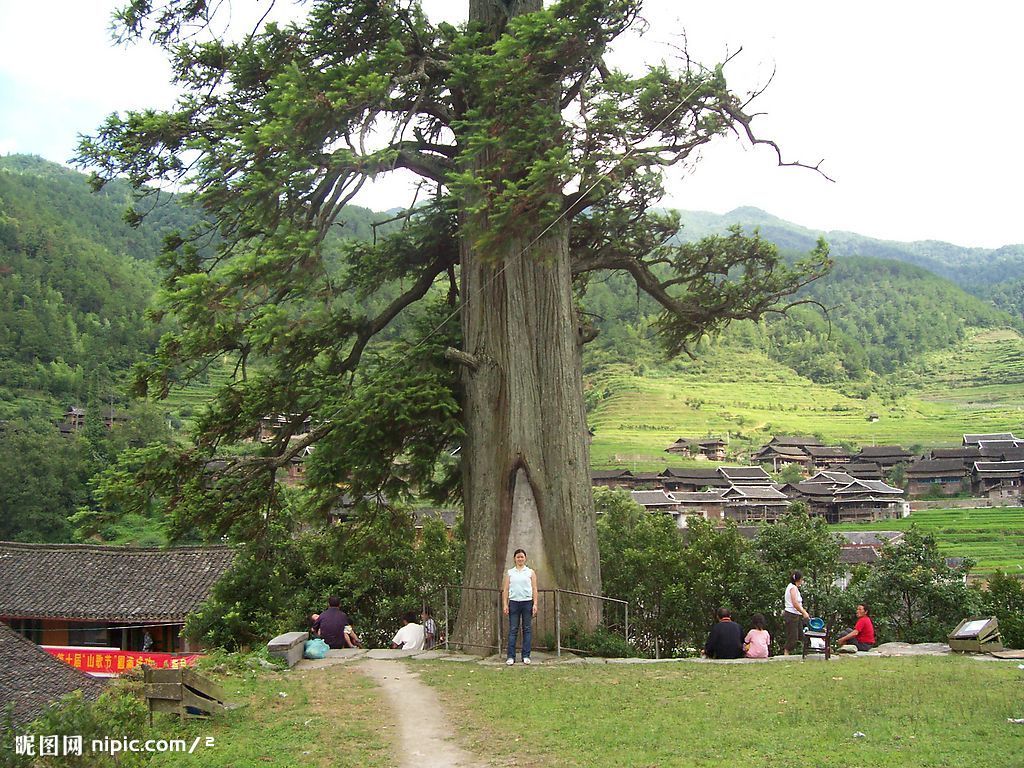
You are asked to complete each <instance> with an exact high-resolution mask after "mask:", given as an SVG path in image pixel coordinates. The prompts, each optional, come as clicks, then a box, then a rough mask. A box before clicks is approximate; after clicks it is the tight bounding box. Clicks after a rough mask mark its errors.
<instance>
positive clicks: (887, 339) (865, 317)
mask: <svg viewBox="0 0 1024 768" xmlns="http://www.w3.org/2000/svg"><path fill="white" fill-rule="evenodd" d="M796 298H797V299H808V300H813V301H814V302H816V304H807V305H802V306H798V307H795V308H794V309H793V310H791V311H790V312H789V313H788V314H787V315H785V316H782V315H779V316H773V317H771V318H770V319H767V320H764V321H762V322H761V323H758V324H755V323H752V322H741V323H734V324H733V325H731V326H730V327H729V328H728V329H727V330H726V331H725V333H724V334H723V335H722V336H721V337H720V338H719V339H717V340H716V341H715V342H714V343H717V344H738V345H743V346H747V347H752V348H755V349H760V350H763V351H764V352H766V353H767V354H768V355H769V356H770V357H771V358H772V359H774V360H776V361H778V362H780V363H782V364H783V365H786V366H788V367H790V368H793V369H794V370H795V371H796V372H797V373H799V374H801V375H803V376H806V377H808V378H810V379H812V380H814V381H817V382H820V383H829V382H837V381H850V380H854V381H855V380H860V379H863V378H864V377H866V376H867V375H869V374H870V373H876V374H885V373H891V372H893V371H894V370H896V369H897V368H898V367H899V366H901V365H903V364H906V363H907V362H909V361H910V360H911V359H913V358H914V357H916V356H918V355H921V354H924V353H927V352H930V351H934V350H939V349H945V348H947V347H950V346H952V345H954V344H956V343H957V342H959V341H960V340H961V339H963V337H964V334H965V331H966V329H967V328H969V327H983V328H984V327H995V326H1001V325H1009V324H1011V323H1012V322H1013V321H1012V318H1011V317H1010V316H1009V315H1008V314H1006V313H1005V312H1002V311H1000V310H998V309H996V308H994V307H993V306H992V305H991V304H989V303H987V302H985V301H983V300H981V299H979V298H977V297H975V296H972V295H970V294H968V293H966V292H964V291H963V290H962V289H960V288H958V287H957V286H955V285H953V284H952V283H951V282H949V281H948V280H945V279H943V278H941V277H937V276H936V275H934V274H932V273H930V272H928V271H927V270H925V269H922V268H920V267H915V266H913V265H910V264H903V263H900V262H896V261H886V260H884V259H869V258H860V257H848V258H840V259H837V261H836V265H835V267H834V268H833V270H832V272H831V273H830V274H829V275H827V276H825V277H824V278H822V279H820V280H818V281H816V282H814V283H812V284H810V285H809V286H807V287H806V288H804V289H803V290H802V291H801V292H800V293H799V294H798V295H797V297H796ZM585 306H586V307H587V311H588V312H590V313H591V314H592V315H593V321H594V323H595V325H597V327H598V328H600V329H601V333H600V335H599V336H598V338H597V339H596V340H595V341H594V342H592V343H591V344H590V345H589V346H590V348H589V350H588V353H587V357H588V369H589V370H594V369H596V368H597V367H599V366H601V365H604V364H607V363H614V362H622V361H632V362H645V363H646V364H651V365H655V366H657V365H659V364H662V356H661V354H660V352H659V350H658V349H657V346H656V342H655V341H654V334H653V332H652V328H651V327H652V325H653V323H654V322H655V321H656V319H657V316H658V314H659V308H658V306H657V305H656V304H655V303H654V302H653V301H652V300H650V299H648V298H646V297H643V296H637V294H636V291H635V289H633V288H631V287H630V281H629V280H627V279H626V278H624V277H620V276H612V277H611V278H610V279H608V280H606V281H604V282H603V283H601V284H599V285H594V286H591V288H590V291H589V293H588V297H587V299H586V302H585ZM708 343H712V342H707V343H705V344H704V346H703V347H698V350H697V352H698V354H699V353H700V351H701V349H702V348H706V346H707V344H708Z"/></svg>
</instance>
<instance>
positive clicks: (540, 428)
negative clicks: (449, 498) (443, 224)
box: [455, 221, 601, 651]
mask: <svg viewBox="0 0 1024 768" xmlns="http://www.w3.org/2000/svg"><path fill="white" fill-rule="evenodd" d="M568 235H569V230H568V224H567V223H566V222H564V221H563V222H559V224H557V225H556V226H555V227H554V228H553V229H552V230H551V231H550V232H548V233H547V234H545V235H544V237H543V238H542V239H541V240H540V241H539V242H538V243H536V244H535V245H533V246H532V247H531V248H529V249H528V250H526V251H525V252H524V249H526V246H527V245H528V243H529V242H530V238H529V237H523V238H521V239H518V240H516V241H513V242H507V243H504V244H503V245H502V248H503V253H501V254H500V257H497V258H496V256H497V255H496V254H493V253H491V254H485V253H481V252H479V251H477V250H476V249H475V248H474V247H473V246H472V245H470V244H464V245H463V247H462V254H461V258H462V295H463V297H464V300H465V301H467V302H468V304H467V306H466V307H465V308H464V310H463V321H462V326H463V335H464V340H465V342H464V343H465V351H466V352H468V353H469V354H472V355H473V356H474V357H475V358H476V359H477V360H479V361H480V366H479V368H477V369H476V370H471V369H465V370H464V377H465V386H466V389H465V391H466V404H465V406H466V407H465V414H466V415H465V418H466V439H465V444H464V447H463V452H464V456H466V457H467V459H468V460H467V461H465V463H464V467H465V468H464V476H463V493H464V497H465V505H466V512H465V522H466V568H465V572H464V577H463V585H464V586H465V587H483V588H490V589H494V588H498V587H500V584H501V580H502V577H503V574H504V571H505V570H506V569H507V568H510V567H511V566H512V553H513V552H514V551H515V550H516V549H518V548H523V549H525V550H526V552H527V555H528V558H529V565H530V567H532V568H533V569H534V570H536V571H537V576H538V587H539V588H540V589H542V590H544V589H552V588H556V587H557V588H560V589H568V590H573V591H577V592H585V593H590V594H599V593H600V591H601V576H600V563H599V556H598V551H597V531H596V527H595V519H594V510H593V500H592V496H591V490H590V462H589V447H588V444H587V427H586V415H585V411H584V405H583V384H582V375H581V370H580V345H579V344H578V341H577V327H576V326H577V321H576V316H575V312H574V307H573V303H572V275H571V272H570V267H569V248H568ZM469 457H472V458H471V459H470V458H469ZM550 601H551V596H550V595H544V596H542V600H541V603H542V605H541V606H540V613H539V616H538V626H537V627H535V630H534V634H535V637H538V638H543V637H544V635H546V634H548V633H551V634H553V633H554V627H553V621H554V615H553V609H554V606H553V605H552V604H551V602H550ZM560 602H561V606H560V607H561V614H562V615H561V623H562V627H563V628H567V627H568V626H570V625H571V624H573V623H576V624H577V625H580V626H585V627H592V626H593V624H594V623H595V621H596V619H597V616H598V615H599V614H600V605H599V603H598V601H595V600H585V599H574V598H568V597H565V598H563V599H562V600H561V601H560ZM495 611H499V612H500V602H498V601H496V600H495V595H494V593H487V592H476V591H473V590H466V589H464V590H463V594H462V598H461V602H460V610H459V624H458V628H457V631H456V635H455V638H456V641H457V642H459V643H462V644H464V645H465V647H466V648H467V650H481V651H482V650H484V649H485V647H487V646H496V645H497V637H496V635H495V631H496V628H497V622H496V621H495V615H496V613H495Z"/></svg>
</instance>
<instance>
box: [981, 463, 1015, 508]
mask: <svg viewBox="0 0 1024 768" xmlns="http://www.w3.org/2000/svg"><path fill="white" fill-rule="evenodd" d="M971 490H972V491H973V492H974V493H975V494H977V495H978V496H984V497H985V498H987V499H989V500H990V501H995V502H998V503H1001V504H1019V503H1021V502H1022V501H1024V461H976V462H974V468H973V469H972V471H971Z"/></svg>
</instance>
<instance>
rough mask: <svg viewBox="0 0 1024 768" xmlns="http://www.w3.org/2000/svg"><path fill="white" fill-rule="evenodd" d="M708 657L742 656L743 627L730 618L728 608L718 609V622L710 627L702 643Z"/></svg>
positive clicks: (736, 657) (731, 657)
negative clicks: (705, 640) (704, 641)
mask: <svg viewBox="0 0 1024 768" xmlns="http://www.w3.org/2000/svg"><path fill="white" fill-rule="evenodd" d="M704 655H705V656H707V657H708V658H709V659H738V658H740V657H741V656H743V627H741V626H740V625H739V624H737V623H736V622H735V621H733V620H732V614H731V612H730V611H729V609H728V608H719V609H718V623H717V624H715V626H713V627H712V628H711V633H710V634H709V635H708V641H707V642H706V643H705V644H704Z"/></svg>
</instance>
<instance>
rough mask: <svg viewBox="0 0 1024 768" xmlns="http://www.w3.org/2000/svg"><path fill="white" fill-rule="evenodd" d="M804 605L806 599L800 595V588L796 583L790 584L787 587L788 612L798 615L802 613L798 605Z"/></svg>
mask: <svg viewBox="0 0 1024 768" xmlns="http://www.w3.org/2000/svg"><path fill="white" fill-rule="evenodd" d="M798 604H799V605H803V604H804V599H803V598H802V597H801V596H800V590H799V589H798V588H797V586H796V584H790V585H789V586H788V587H786V613H795V614H796V615H797V616H799V615H800V609H799V608H797V605H798Z"/></svg>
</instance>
